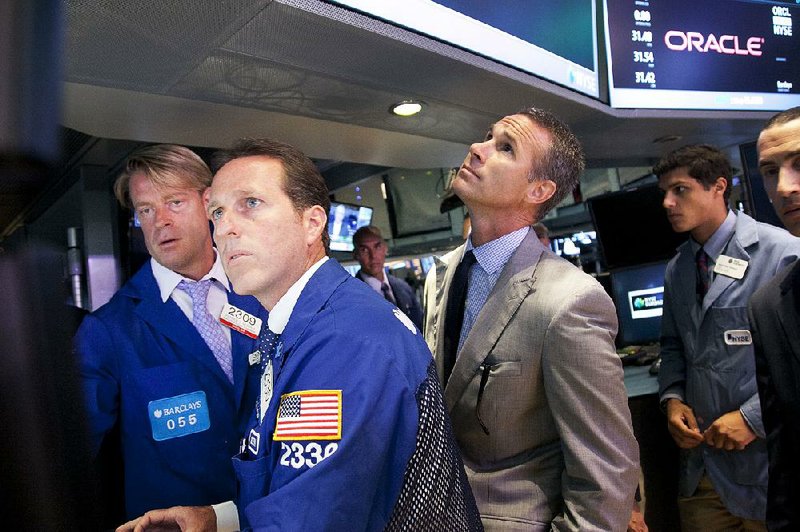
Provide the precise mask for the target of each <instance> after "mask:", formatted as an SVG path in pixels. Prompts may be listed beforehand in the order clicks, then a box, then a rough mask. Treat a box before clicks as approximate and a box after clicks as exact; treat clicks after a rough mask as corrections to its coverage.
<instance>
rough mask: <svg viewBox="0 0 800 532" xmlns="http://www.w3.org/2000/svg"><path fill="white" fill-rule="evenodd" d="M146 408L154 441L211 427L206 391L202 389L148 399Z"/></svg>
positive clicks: (177, 436)
mask: <svg viewBox="0 0 800 532" xmlns="http://www.w3.org/2000/svg"><path fill="white" fill-rule="evenodd" d="M147 410H148V413H149V414H150V427H151V428H152V429H153V439H154V440H156V441H164V440H170V439H172V438H179V437H181V436H186V435H189V434H194V433H195V432H203V431H204V430H208V428H209V427H211V420H210V419H209V416H208V403H207V402H206V392H204V391H202V390H201V391H197V392H192V393H185V394H183V395H176V396H175V397H166V398H164V399H158V400H156V401H150V403H149V404H148V405H147Z"/></svg>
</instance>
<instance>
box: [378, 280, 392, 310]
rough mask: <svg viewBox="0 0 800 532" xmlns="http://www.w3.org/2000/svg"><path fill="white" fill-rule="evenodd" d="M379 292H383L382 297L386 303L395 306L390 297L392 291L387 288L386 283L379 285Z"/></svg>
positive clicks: (387, 284)
mask: <svg viewBox="0 0 800 532" xmlns="http://www.w3.org/2000/svg"><path fill="white" fill-rule="evenodd" d="M381 292H383V297H385V298H386V301H388V302H389V303H391V304H392V305H394V304H395V301H394V298H393V297H392V291H391V289H390V288H389V283H387V282H386V281H384V282H383V283H381Z"/></svg>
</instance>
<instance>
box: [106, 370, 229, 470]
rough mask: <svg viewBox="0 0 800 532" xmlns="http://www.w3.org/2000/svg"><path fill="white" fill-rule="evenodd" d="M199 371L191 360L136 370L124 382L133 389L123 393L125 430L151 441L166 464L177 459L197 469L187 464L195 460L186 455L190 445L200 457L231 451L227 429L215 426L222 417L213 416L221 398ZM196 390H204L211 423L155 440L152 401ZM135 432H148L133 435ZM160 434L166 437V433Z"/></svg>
mask: <svg viewBox="0 0 800 532" xmlns="http://www.w3.org/2000/svg"><path fill="white" fill-rule="evenodd" d="M198 371H199V369H198V368H197V367H196V365H195V364H193V363H191V362H179V363H175V364H166V365H164V366H156V367H152V368H145V369H140V370H136V371H134V372H132V373H131V374H130V375H129V376H128V378H127V379H126V381H127V382H126V383H125V385H126V386H128V387H129V388H130V389H129V390H128V392H127V393H124V394H123V404H122V405H121V407H120V408H121V409H123V410H125V411H126V415H125V418H126V419H127V422H125V423H124V425H123V430H126V431H128V434H127V437H134V438H146V439H147V440H149V441H150V442H151V445H152V446H153V448H154V449H155V451H156V452H157V453H158V454H159V455H163V458H164V460H165V462H167V464H166V465H167V467H169V464H170V463H173V462H174V463H183V464H184V465H183V466H182V467H184V468H185V467H192V468H194V467H195V466H194V465H192V466H189V465H188V464H190V463H192V462H193V461H192V460H191V459H190V458H188V457H187V455H186V453H187V449H188V448H191V450H192V452H193V453H196V454H197V455H199V456H213V455H214V453H228V450H227V448H226V446H225V442H223V441H221V440H222V438H223V437H224V431H223V432H219V428H220V427H217V426H216V424H218V423H219V420H218V419H214V417H215V416H214V411H215V410H216V409H215V408H214V407H212V405H211V401H214V400H218V398H217V397H216V396H214V395H213V394H212V393H210V391H209V390H206V388H207V386H205V385H204V383H203V382H202V379H201V378H197V377H196V374H197V372H198ZM194 392H204V394H205V398H206V404H205V409H206V413H207V415H208V418H209V422H210V425H209V427H208V428H207V429H205V430H203V431H198V432H192V433H188V434H184V435H181V436H177V437H174V438H167V439H160V440H159V441H156V438H155V437H154V428H153V425H152V423H151V419H150V403H151V402H152V401H159V400H163V399H167V398H171V397H177V396H180V395H184V394H191V393H194ZM187 419H188V414H187ZM176 421H177V420H176ZM133 431H142V432H146V433H145V434H133ZM161 437H162V438H163V436H161ZM228 443H229V444H231V443H232V442H228ZM228 456H230V455H228ZM194 462H197V461H196V460H195V461H194ZM196 467H197V468H202V467H203V466H202V464H198V465H197V466H196Z"/></svg>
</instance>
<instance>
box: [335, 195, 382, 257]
mask: <svg viewBox="0 0 800 532" xmlns="http://www.w3.org/2000/svg"><path fill="white" fill-rule="evenodd" d="M371 222H372V207H364V206H362V205H352V204H350V203H339V202H336V201H332V202H331V209H330V211H329V212H328V236H330V237H331V250H332V251H353V248H354V246H353V235H354V234H355V232H356V231H357V230H358V228H359V227H363V226H365V225H369V224H370V223H371Z"/></svg>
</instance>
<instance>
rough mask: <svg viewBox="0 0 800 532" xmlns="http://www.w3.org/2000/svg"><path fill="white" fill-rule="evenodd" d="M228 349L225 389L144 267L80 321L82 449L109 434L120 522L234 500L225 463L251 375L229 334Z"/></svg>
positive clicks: (250, 400) (246, 300)
mask: <svg viewBox="0 0 800 532" xmlns="http://www.w3.org/2000/svg"><path fill="white" fill-rule="evenodd" d="M228 301H229V302H230V303H231V304H232V305H234V306H236V307H238V308H241V309H243V310H245V311H246V312H249V313H251V314H254V315H256V316H259V317H261V318H262V319H264V321H266V311H264V309H263V307H261V305H260V304H259V303H258V301H256V300H255V299H254V298H252V297H242V296H239V295H237V294H235V293H233V292H231V293H229V296H228ZM231 342H232V344H233V372H234V384H233V385H231V384H230V382H229V381H228V380H227V378H226V377H225V374H224V373H223V371H222V369H220V367H219V364H218V363H217V361H216V359H215V358H214V355H213V354H212V353H211V351H210V350H209V348H208V346H207V345H206V344H205V342H204V341H203V339H202V337H201V336H200V335H199V334H198V333H197V331H196V330H195V328H194V327H193V326H192V324H191V322H190V321H189V320H188V319H187V318H186V316H185V315H184V314H183V313H182V312H181V310H180V309H179V308H178V306H177V305H176V304H175V302H174V301H172V299H169V300H167V302H166V303H164V302H162V301H161V298H160V295H159V291H158V285H157V284H156V281H155V278H154V277H153V273H152V269H151V267H150V263H149V262H148V263H147V264H146V265H145V266H144V267H142V268H141V270H139V272H137V273H136V275H134V276H133V278H131V280H130V281H128V282H127V283H126V284H125V285H124V286H123V287H122V288H121V289H120V290H119V291H118V292H117V293H116V294H115V295H114V297H113V298H112V299H111V301H109V302H108V303H107V304H106V305H103V306H102V307H101V308H99V309H98V310H97V311H96V312H94V313H92V314H90V315H89V316H87V317H86V318H85V319H84V320H83V323H82V324H81V327H80V329H79V330H78V333H77V336H76V347H77V351H78V357H79V364H80V372H81V378H82V381H83V385H84V388H85V393H86V398H87V412H88V418H89V426H90V431H91V432H90V436H91V443H92V448H93V452H94V453H97V451H98V449H99V447H100V445H101V443H102V441H103V439H104V438H105V437H106V435H107V434H109V432H110V431H111V430H112V429H113V428H114V427H115V425H117V424H118V427H119V430H120V435H121V445H122V449H121V452H122V458H123V463H124V476H125V505H126V514H127V515H128V517H129V518H133V517H136V516H139V515H141V514H142V513H143V512H145V511H147V510H151V509H154V508H166V507H169V506H174V505H207V504H213V503H219V502H222V501H225V500H232V499H234V498H235V496H236V480H235V476H234V473H233V469H232V468H231V464H230V458H231V456H233V455H234V454H235V453H236V452H237V450H238V442H239V440H240V437H241V434H242V432H243V430H244V426H245V425H246V423H247V419H248V416H249V414H250V411H251V409H252V405H253V404H254V403H255V398H256V396H257V393H258V365H254V366H252V367H251V366H250V365H249V363H248V354H249V353H251V352H253V351H255V349H256V347H255V344H256V341H255V340H252V339H250V338H249V337H247V336H245V335H244V334H242V333H239V332H236V331H234V330H231ZM186 394H188V395H186ZM170 398H171V399H170ZM176 398H177V399H176ZM151 402H152V403H151ZM181 411H184V412H181ZM190 415H194V417H190ZM181 418H182V419H181Z"/></svg>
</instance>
